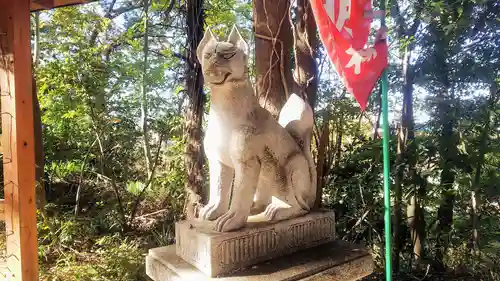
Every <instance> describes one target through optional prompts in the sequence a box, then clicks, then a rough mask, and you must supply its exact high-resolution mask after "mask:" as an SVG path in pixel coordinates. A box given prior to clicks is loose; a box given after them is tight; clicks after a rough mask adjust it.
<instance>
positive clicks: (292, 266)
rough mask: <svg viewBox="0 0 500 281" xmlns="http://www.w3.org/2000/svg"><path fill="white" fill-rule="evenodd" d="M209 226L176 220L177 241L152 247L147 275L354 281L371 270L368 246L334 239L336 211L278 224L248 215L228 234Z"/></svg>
mask: <svg viewBox="0 0 500 281" xmlns="http://www.w3.org/2000/svg"><path fill="white" fill-rule="evenodd" d="M252 220H257V222H252ZM211 225H212V223H211V222H199V221H182V222H178V223H177V224H176V245H171V246H167V247H160V248H155V249H151V250H150V251H149V254H148V256H147V258H146V271H147V274H148V275H149V276H150V277H151V278H152V279H153V280H154V281H174V280H175V281H181V280H182V281H205V280H214V281H215V280H220V281H244V280H248V281H260V280H266V281H275V280H308V281H312V280H314V281H319V280H333V281H335V280H338V281H350V280H357V279H360V278H362V277H364V276H366V275H369V274H370V273H371V272H372V270H373V261H372V257H371V255H370V254H369V253H368V252H367V251H366V250H364V249H362V248H359V247H355V246H354V245H350V244H348V243H345V242H342V241H336V240H335V227H334V226H335V219H334V215H333V212H314V213H310V214H308V215H305V216H303V217H300V218H296V219H292V220H287V221H282V222H279V223H265V222H258V218H253V219H252V218H250V219H249V223H248V224H247V226H246V227H245V228H244V229H241V230H239V231H235V232H226V233H221V232H215V231H213V230H212V227H211Z"/></svg>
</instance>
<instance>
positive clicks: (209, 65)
mask: <svg viewBox="0 0 500 281" xmlns="http://www.w3.org/2000/svg"><path fill="white" fill-rule="evenodd" d="M247 56H248V45H247V43H246V42H245V41H244V40H243V38H242V37H241V35H240V32H239V31H238V29H237V28H236V27H233V29H232V31H231V34H230V35H229V37H228V40H227V42H222V41H218V40H217V39H216V38H215V37H214V35H213V33H212V32H211V31H210V29H207V31H206V32H205V35H204V37H203V39H202V41H201V42H200V44H199V46H198V49H197V57H198V60H199V61H200V63H201V66H202V71H203V76H204V80H205V84H206V85H207V86H208V87H209V88H210V92H211V99H210V102H211V104H210V112H209V119H208V128H207V130H206V134H205V139H204V148H205V153H206V155H207V158H208V166H209V172H210V198H209V202H208V204H207V205H206V206H205V207H204V208H203V209H202V210H201V211H200V214H199V217H200V218H201V219H202V220H211V221H213V220H215V224H214V228H215V230H216V231H222V232H227V231H231V230H236V229H239V228H241V227H243V226H244V225H245V223H246V222H247V219H248V217H249V216H250V215H255V214H263V215H264V216H265V218H266V219H267V220H268V221H281V220H286V219H290V218H295V217H298V216H301V215H304V214H306V213H308V212H309V211H310V210H311V208H312V206H313V204H314V200H315V197H316V167H315V165H314V162H313V159H312V156H311V152H310V140H311V134H312V127H313V112H312V109H311V107H310V106H309V105H308V104H307V103H306V102H304V100H302V98H300V97H298V96H297V95H295V94H293V95H291V96H290V98H289V99H288V101H287V102H286V104H285V105H284V107H283V109H282V111H281V112H280V116H279V121H276V120H275V119H274V118H273V117H272V116H271V114H270V113H269V112H268V111H267V110H265V109H264V108H262V107H261V106H260V105H259V102H258V99H257V97H256V96H255V93H254V89H253V86H252V84H251V83H250V79H249V76H248V67H247ZM257 59H259V58H257Z"/></svg>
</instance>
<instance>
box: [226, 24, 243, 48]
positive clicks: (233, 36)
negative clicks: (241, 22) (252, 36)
mask: <svg viewBox="0 0 500 281" xmlns="http://www.w3.org/2000/svg"><path fill="white" fill-rule="evenodd" d="M227 42H229V43H232V44H233V45H235V46H236V47H238V48H239V49H241V50H242V51H243V53H245V54H248V44H247V42H245V40H244V39H243V37H241V34H240V32H239V31H238V28H237V27H236V25H233V29H232V30H231V33H230V34H229V37H228V39H227Z"/></svg>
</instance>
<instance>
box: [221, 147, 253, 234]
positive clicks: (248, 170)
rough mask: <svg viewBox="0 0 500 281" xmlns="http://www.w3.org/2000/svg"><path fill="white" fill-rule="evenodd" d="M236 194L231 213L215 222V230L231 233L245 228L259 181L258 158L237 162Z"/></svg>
mask: <svg viewBox="0 0 500 281" xmlns="http://www.w3.org/2000/svg"><path fill="white" fill-rule="evenodd" d="M234 169H235V177H234V192H233V198H232V201H231V207H230V208H229V211H228V212H226V213H225V214H224V215H222V216H221V217H220V218H218V219H217V220H216V221H215V230H217V231H222V232H226V231H231V230H235V229H239V228H241V227H243V226H244V225H245V223H246V221H247V219H248V216H249V214H250V208H251V207H252V203H253V197H254V194H255V190H256V188H257V182H258V180H259V173H260V162H259V161H258V159H257V158H256V157H253V158H251V159H249V160H246V161H241V162H239V161H238V162H237V163H236V165H235V167H234Z"/></svg>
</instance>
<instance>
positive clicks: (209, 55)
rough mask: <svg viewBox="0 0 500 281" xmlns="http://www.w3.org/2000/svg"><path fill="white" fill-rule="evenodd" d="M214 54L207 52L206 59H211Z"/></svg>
mask: <svg viewBox="0 0 500 281" xmlns="http://www.w3.org/2000/svg"><path fill="white" fill-rule="evenodd" d="M211 56H212V54H210V53H205V55H204V56H203V57H204V58H205V59H209V58H210V57H211Z"/></svg>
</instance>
